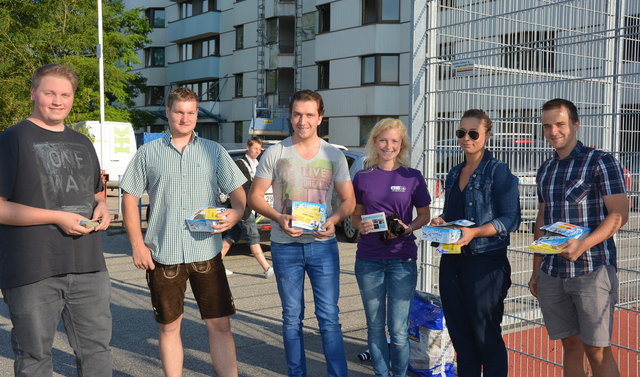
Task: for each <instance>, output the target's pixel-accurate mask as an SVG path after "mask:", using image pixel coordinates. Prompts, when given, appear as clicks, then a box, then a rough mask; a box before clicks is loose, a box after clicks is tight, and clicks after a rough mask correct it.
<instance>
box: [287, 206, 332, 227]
mask: <svg viewBox="0 0 640 377" xmlns="http://www.w3.org/2000/svg"><path fill="white" fill-rule="evenodd" d="M291 214H292V215H293V216H295V217H296V220H293V221H291V227H292V228H298V229H304V230H305V232H306V233H312V232H314V231H318V230H320V231H322V229H321V226H322V225H323V224H324V223H325V222H327V206H326V205H325V204H319V203H310V202H301V201H297V200H294V201H293V202H291Z"/></svg>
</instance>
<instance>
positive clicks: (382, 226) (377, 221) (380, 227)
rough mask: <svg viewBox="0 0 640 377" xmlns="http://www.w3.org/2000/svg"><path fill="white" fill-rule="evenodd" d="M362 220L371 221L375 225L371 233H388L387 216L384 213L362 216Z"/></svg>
mask: <svg viewBox="0 0 640 377" xmlns="http://www.w3.org/2000/svg"><path fill="white" fill-rule="evenodd" d="M361 218H362V220H370V221H371V222H372V223H373V230H372V231H371V233H376V232H386V231H387V230H388V227H387V216H386V215H385V214H384V212H376V213H370V214H368V215H362V216H361Z"/></svg>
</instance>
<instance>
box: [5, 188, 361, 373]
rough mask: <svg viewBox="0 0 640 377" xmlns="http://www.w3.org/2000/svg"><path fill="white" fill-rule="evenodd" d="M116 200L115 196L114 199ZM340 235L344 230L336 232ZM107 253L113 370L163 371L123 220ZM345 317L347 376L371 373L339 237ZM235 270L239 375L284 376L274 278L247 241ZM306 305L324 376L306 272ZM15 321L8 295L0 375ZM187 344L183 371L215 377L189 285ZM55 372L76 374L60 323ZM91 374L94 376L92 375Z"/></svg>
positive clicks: (311, 360)
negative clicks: (362, 358)
mask: <svg viewBox="0 0 640 377" xmlns="http://www.w3.org/2000/svg"><path fill="white" fill-rule="evenodd" d="M110 199H111V198H110ZM340 238H341V236H339V239H340ZM102 240H103V249H104V255H105V258H106V261H107V265H108V268H109V273H110V275H111V286H112V292H111V311H112V314H113V337H112V340H111V347H112V351H113V375H114V376H115V377H129V376H132V377H133V376H135V377H143V376H144V377H150V376H162V375H163V374H162V366H161V363H160V360H159V356H158V328H157V325H156V323H155V321H154V319H153V313H152V311H151V303H150V299H149V291H148V287H147V284H146V280H145V274H144V272H143V271H140V270H137V269H136V268H135V267H134V266H133V263H132V260H131V248H130V246H129V242H128V240H127V236H126V234H124V233H122V232H120V229H119V228H118V224H114V226H113V227H112V228H111V229H110V230H109V231H108V232H103V236H102ZM339 247H340V257H341V259H340V265H341V275H340V287H341V298H340V309H341V314H340V319H341V323H342V329H343V333H344V341H345V350H346V355H347V360H348V364H349V365H348V366H349V375H350V376H355V377H357V376H371V375H373V371H372V368H371V364H370V362H369V361H360V360H359V359H358V358H357V354H359V353H360V352H363V351H364V350H365V349H366V348H367V347H366V336H367V332H366V325H365V319H364V312H363V310H362V302H361V301H360V295H359V292H358V286H357V283H356V280H355V276H354V273H353V266H354V261H355V244H350V243H345V242H340V244H339ZM263 248H264V249H265V255H266V257H267V259H268V260H271V253H270V252H269V243H268V242H265V243H263ZM224 263H225V266H226V267H227V268H228V269H230V270H232V271H234V274H233V275H232V276H230V277H229V282H230V285H231V291H232V293H233V296H234V300H235V305H236V309H237V313H236V314H235V315H234V316H233V317H232V326H233V334H234V337H235V342H236V349H237V357H238V365H239V375H240V376H247V377H249V376H251V377H258V376H260V377H262V376H264V377H271V376H286V370H287V369H286V363H285V361H284V350H283V345H282V337H281V306H280V299H279V297H278V294H277V288H276V282H275V280H274V279H273V278H271V279H265V278H264V276H263V274H262V268H260V266H259V265H258V263H257V262H256V261H255V259H254V258H253V257H252V256H251V254H250V253H249V250H248V247H246V246H242V245H240V246H238V247H234V248H233V249H232V250H231V252H230V254H229V255H227V257H226V258H225V259H224ZM305 302H306V312H305V319H304V326H305V328H304V333H305V349H306V353H307V370H308V376H310V377H316V376H326V375H327V373H326V364H325V361H324V356H323V353H322V345H321V339H320V335H319V329H318V323H317V321H316V319H315V315H314V314H313V313H314V306H313V296H312V292H311V289H310V285H309V282H308V279H307V281H306V285H305ZM10 331H11V322H10V319H9V315H8V310H7V307H6V305H5V304H4V302H2V303H0V376H13V361H12V358H13V351H12V350H11V346H10ZM182 339H183V346H184V350H185V359H184V376H185V377H188V376H215V373H214V371H213V368H212V366H211V361H210V358H209V353H208V350H209V345H208V340H207V331H206V328H205V326H204V324H203V322H202V320H201V319H200V315H199V312H198V310H197V305H196V302H195V300H194V299H193V295H192V293H191V292H190V291H188V292H187V298H186V300H185V315H184V319H183V323H182ZM53 361H54V376H65V377H66V376H77V374H76V371H75V358H74V356H73V351H72V349H71V348H70V347H69V345H68V342H67V338H66V335H65V333H64V328H63V326H62V325H60V326H59V328H58V333H57V334H56V338H55V342H54V349H53ZM89 377H90V376H89Z"/></svg>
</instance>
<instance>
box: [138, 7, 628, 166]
mask: <svg viewBox="0 0 640 377" xmlns="http://www.w3.org/2000/svg"><path fill="white" fill-rule="evenodd" d="M126 4H127V6H128V7H129V8H132V7H141V8H142V9H143V12H145V14H146V15H147V17H148V18H149V22H150V24H151V25H152V26H154V29H153V30H154V31H153V32H152V34H151V36H150V38H151V40H152V42H151V43H150V44H149V45H148V46H147V47H146V48H145V49H144V50H143V51H140V52H139V58H140V61H142V62H143V64H142V65H141V67H140V68H139V71H140V72H141V73H142V74H143V75H144V76H146V77H147V78H148V86H149V89H148V90H147V92H146V93H145V95H144V96H143V97H144V98H138V101H137V106H138V107H139V108H141V109H145V110H147V111H149V112H151V113H153V114H158V113H159V115H161V114H162V112H163V110H162V104H163V98H164V95H165V94H166V93H167V92H168V91H169V90H170V89H171V88H174V87H176V86H189V87H191V88H192V89H194V91H196V92H197V93H198V94H199V95H200V98H201V106H200V110H201V111H200V120H199V124H198V132H200V133H201V134H202V135H203V136H205V137H208V138H211V139H214V140H219V141H223V142H243V141H245V140H246V139H247V137H248V136H249V135H250V134H252V133H258V134H261V135H262V136H264V137H267V138H282V137H283V136H284V135H285V134H287V133H288V126H287V121H288V120H287V116H288V114H287V113H288V112H287V104H288V102H289V98H290V96H291V94H292V93H293V92H295V91H296V90H299V89H312V90H318V91H319V92H320V93H321V94H322V95H323V97H324V99H325V104H326V114H325V122H324V124H323V125H322V126H321V127H320V130H319V132H320V133H321V135H322V136H324V137H326V138H327V139H328V140H329V141H331V142H334V143H339V144H343V145H346V146H361V145H363V144H364V142H365V141H366V138H367V135H368V132H369V130H370V129H371V127H372V126H373V125H374V124H375V122H376V121H378V120H379V119H381V118H383V117H398V118H400V119H402V120H403V121H405V123H407V124H408V125H409V126H410V127H411V134H412V137H414V138H422V139H421V140H416V142H415V143H413V144H415V145H414V146H419V145H420V146H421V145H425V147H423V148H414V149H416V150H415V153H416V155H415V156H414V157H413V158H414V159H416V158H420V156H422V157H424V153H423V152H421V150H424V149H428V145H427V144H430V145H431V146H433V145H435V144H434V143H435V142H436V141H437V140H440V139H443V138H447V137H450V135H449V133H450V132H449V131H450V128H451V127H454V126H455V121H456V120H457V119H458V118H459V116H460V115H461V112H462V111H464V109H466V108H469V107H481V108H484V109H486V110H488V111H489V113H490V115H491V116H492V118H493V119H494V120H496V124H497V126H498V127H497V128H498V129H499V130H500V131H501V132H509V133H520V134H529V135H531V136H532V137H534V138H541V135H540V133H539V130H538V129H537V127H536V125H537V122H538V118H537V117H538V109H539V106H540V105H541V103H542V102H544V100H545V98H547V99H548V97H550V96H551V97H553V96H564V97H566V98H572V99H573V100H575V101H576V102H577V103H578V104H579V105H580V106H579V107H580V108H581V109H582V112H583V113H588V114H594V115H590V117H592V118H591V119H593V126H591V124H587V126H588V127H587V130H588V134H589V136H588V137H589V138H591V139H593V140H594V141H593V142H594V144H595V145H599V146H602V147H605V148H616V147H617V146H618V145H622V146H624V145H627V147H626V148H625V149H627V150H628V146H629V145H632V144H634V143H635V142H636V141H637V140H638V138H637V137H636V136H634V135H637V133H635V126H634V124H636V123H637V120H638V115H637V109H638V106H640V105H638V103H640V100H639V99H638V96H639V95H638V91H637V83H638V81H639V80H638V78H637V77H638V74H637V73H638V71H640V69H639V68H638V66H639V61H640V57H639V55H638V54H639V53H638V51H640V44H639V43H640V36H639V34H640V33H639V30H640V21H639V20H640V17H639V14H640V9H639V5H638V2H629V1H623V0H607V1H599V0H572V1H567V0H565V1H536V2H528V1H515V2H514V1H507V0H412V1H409V0H334V1H327V0H315V1H314V0H309V1H293V0H235V1H234V0H185V1H179V0H177V1H176V0H174V1H167V0H164V1H163V0H149V1H141V0H126ZM559 15H566V18H560V16H559ZM455 73H457V76H455V75H454V74H455ZM595 114H601V115H595ZM606 114H617V115H616V116H606ZM598 117H599V118H598ZM156 123H157V124H158V125H160V124H163V123H164V120H163V119H162V118H161V116H159V118H158V121H157V122H156ZM612 129H613V130H615V132H613V133H612V132H610V131H611V130H612ZM434 130H435V131H434ZM618 131H620V132H618ZM434 132H436V133H435V134H434ZM619 133H622V135H624V136H625V140H620V138H617V137H616V135H617V134H619ZM612 135H613V137H611V136H612ZM427 139H428V140H427ZM425 141H426V143H425Z"/></svg>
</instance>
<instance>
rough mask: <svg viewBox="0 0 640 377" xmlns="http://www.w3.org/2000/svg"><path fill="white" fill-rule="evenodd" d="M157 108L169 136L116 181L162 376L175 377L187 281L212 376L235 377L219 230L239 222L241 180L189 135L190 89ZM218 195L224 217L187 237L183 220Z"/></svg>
mask: <svg viewBox="0 0 640 377" xmlns="http://www.w3.org/2000/svg"><path fill="white" fill-rule="evenodd" d="M165 111H166V115H167V119H168V120H169V132H167V133H166V134H165V136H164V137H163V138H161V139H158V140H154V141H152V142H150V143H147V144H144V145H143V146H142V147H140V149H138V151H137V152H136V154H135V156H134V158H133V159H132V160H131V162H130V163H129V166H128V167H127V170H126V171H125V174H124V177H123V178H122V181H121V182H120V187H121V188H122V189H123V190H124V191H125V194H124V198H123V205H124V223H125V226H126V228H127V234H128V235H129V241H130V242H131V249H132V257H133V264H134V265H135V266H136V268H139V269H144V270H146V275H147V283H148V285H149V291H150V294H151V303H152V305H153V311H154V314H155V318H156V322H158V323H159V330H160V331H159V332H160V335H159V347H160V359H161V360H162V367H163V370H164V373H165V376H166V377H174V376H182V366H183V359H184V350H183V347H182V338H181V336H180V327H181V324H182V318H183V312H184V298H185V290H186V286H187V280H188V281H189V284H190V285H191V289H192V291H193V295H194V297H195V299H196V302H197V303H198V308H199V309H200V315H201V317H202V319H203V320H204V323H205V325H206V326H207V330H208V335H209V353H210V355H211V361H212V363H213V366H214V368H215V371H216V374H217V375H218V376H220V377H236V376H237V375H238V363H237V361H236V348H235V342H234V340H233V334H232V333H231V319H230V316H231V315H232V314H234V313H235V306H234V304H233V297H232V295H231V290H230V289H229V282H228V281H227V276H226V275H225V272H224V271H225V269H224V265H223V263H222V257H221V255H220V249H221V244H222V240H221V237H220V233H222V232H224V231H226V230H228V229H230V228H231V227H232V226H234V225H235V224H236V223H237V222H238V220H240V218H241V217H242V213H243V211H244V206H245V200H246V199H245V198H246V195H245V193H244V190H243V189H242V184H243V183H244V182H245V179H244V176H243V175H242V173H240V171H239V170H238V167H237V166H236V164H235V163H234V162H233V160H232V159H231V156H229V154H228V153H227V151H225V149H224V148H223V147H222V146H221V145H220V144H218V143H216V142H214V141H211V140H207V139H203V138H201V137H198V136H197V135H196V134H195V132H194V129H195V127H196V122H197V120H198V96H197V95H196V94H195V93H194V92H193V91H192V90H190V89H188V88H184V87H180V88H177V89H174V90H173V91H172V92H171V93H169V96H168V100H167V106H166V108H165ZM145 190H146V191H147V193H148V194H149V208H150V216H151V217H150V218H149V219H148V224H149V225H148V227H147V232H146V234H145V238H144V239H143V237H142V229H141V227H140V214H139V212H138V201H139V198H140V197H141V196H142V194H143V193H144V191H145ZM219 192H223V193H225V194H228V195H229V201H230V203H231V208H229V209H227V210H226V211H224V212H222V213H221V215H222V216H224V218H223V219H222V220H220V221H219V222H218V223H217V224H216V225H213V228H212V229H211V233H207V232H193V233H192V232H190V231H189V228H188V227H187V225H186V223H185V219H190V218H191V217H192V216H193V213H194V212H196V211H197V210H199V209H202V208H206V207H216V206H217V205H218V204H219V203H218V194H219Z"/></svg>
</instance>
